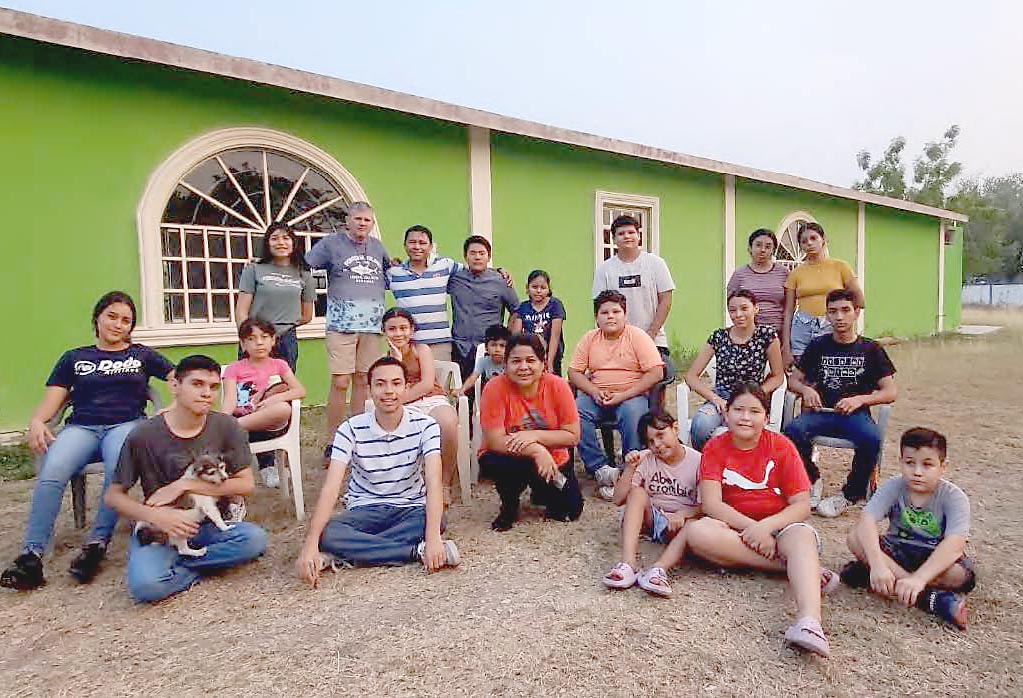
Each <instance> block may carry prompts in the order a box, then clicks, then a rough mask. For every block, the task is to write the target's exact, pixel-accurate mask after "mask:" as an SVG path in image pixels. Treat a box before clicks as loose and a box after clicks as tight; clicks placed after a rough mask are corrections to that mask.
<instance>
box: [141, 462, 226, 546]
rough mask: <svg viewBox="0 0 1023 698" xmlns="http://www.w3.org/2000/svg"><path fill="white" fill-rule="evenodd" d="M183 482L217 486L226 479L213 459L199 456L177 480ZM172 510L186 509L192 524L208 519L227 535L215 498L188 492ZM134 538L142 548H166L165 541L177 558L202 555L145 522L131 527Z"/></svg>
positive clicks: (222, 464)
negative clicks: (208, 483)
mask: <svg viewBox="0 0 1023 698" xmlns="http://www.w3.org/2000/svg"><path fill="white" fill-rule="evenodd" d="M185 478H188V479H190V480H205V481H206V482H210V483H212V484H214V485H219V484H220V483H221V482H223V481H224V480H226V479H227V478H228V475H227V465H226V464H224V463H223V462H221V461H220V459H218V458H216V457H214V456H210V455H203V456H199V457H198V458H197V459H196V460H195V462H194V463H192V464H191V465H189V466H188V468H186V469H185V472H184V474H183V475H182V476H181V479H185ZM173 506H175V507H177V508H179V509H187V511H188V512H189V513H190V514H191V515H192V520H193V521H195V522H196V523H202V522H203V521H204V520H205V519H207V518H209V520H210V521H212V522H213V524H214V525H215V526H216V527H217V528H219V529H220V530H221V531H227V530H229V529H230V528H231V526H229V525H228V524H226V523H224V518H223V517H222V516H221V513H220V509H219V508H218V507H217V499H216V497H210V496H209V495H205V494H195V493H194V492H189V493H188V494H186V495H184V496H182V497H180V498H179V499H178V500H177V501H176V502H174V504H173ZM135 535H137V536H138V538H139V542H140V543H142V545H150V544H152V543H160V544H167V543H168V539H169V543H170V544H171V545H173V546H174V547H175V548H177V549H178V553H179V554H181V555H188V556H189V557H202V556H203V555H205V554H206V548H190V547H189V546H188V540H187V539H186V538H178V537H177V536H168V535H167V534H166V533H164V532H163V531H160V530H158V529H156V528H154V527H153V525H152V524H150V523H148V522H146V521H139V522H138V523H137V524H135Z"/></svg>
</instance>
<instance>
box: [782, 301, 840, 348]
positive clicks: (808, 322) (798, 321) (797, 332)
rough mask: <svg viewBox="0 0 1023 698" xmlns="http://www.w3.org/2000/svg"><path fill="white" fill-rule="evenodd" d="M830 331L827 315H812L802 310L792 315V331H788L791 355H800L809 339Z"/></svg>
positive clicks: (807, 344)
mask: <svg viewBox="0 0 1023 698" xmlns="http://www.w3.org/2000/svg"><path fill="white" fill-rule="evenodd" d="M830 333H831V323H830V322H828V318H827V317H814V316H813V315H810V314H808V313H804V312H803V311H802V310H797V311H796V312H795V313H794V314H793V315H792V331H791V332H790V333H789V348H790V349H791V350H792V355H793V356H802V355H803V352H804V351H806V347H807V346H809V344H810V341H811V340H813V339H816V338H817V337H820V336H821V335H825V334H830Z"/></svg>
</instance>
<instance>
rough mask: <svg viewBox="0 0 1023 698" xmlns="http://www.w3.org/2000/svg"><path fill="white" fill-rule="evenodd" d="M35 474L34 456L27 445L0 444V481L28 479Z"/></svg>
mask: <svg viewBox="0 0 1023 698" xmlns="http://www.w3.org/2000/svg"><path fill="white" fill-rule="evenodd" d="M35 475H36V470H35V456H34V455H33V454H32V452H31V451H30V450H28V446H26V445H25V444H18V445H17V446H0V482H4V481H8V480H30V479H32V478H33V477H35Z"/></svg>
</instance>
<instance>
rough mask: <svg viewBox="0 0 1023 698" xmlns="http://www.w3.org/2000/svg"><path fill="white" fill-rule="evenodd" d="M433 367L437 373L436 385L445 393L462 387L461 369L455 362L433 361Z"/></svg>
mask: <svg viewBox="0 0 1023 698" xmlns="http://www.w3.org/2000/svg"><path fill="white" fill-rule="evenodd" d="M433 365H434V367H435V370H436V371H437V378H436V380H437V384H438V385H440V386H441V387H442V388H444V390H445V391H447V392H451V390H452V388H454V389H458V388H460V387H462V369H461V368H460V367H459V366H458V364H457V363H456V362H454V361H439V360H434V362H433Z"/></svg>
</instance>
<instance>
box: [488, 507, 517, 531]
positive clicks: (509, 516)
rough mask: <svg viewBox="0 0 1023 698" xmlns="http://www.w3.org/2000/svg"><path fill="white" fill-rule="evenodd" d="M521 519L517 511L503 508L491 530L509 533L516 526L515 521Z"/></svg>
mask: <svg viewBox="0 0 1023 698" xmlns="http://www.w3.org/2000/svg"><path fill="white" fill-rule="evenodd" d="M518 517H519V512H518V510H517V509H507V508H505V507H501V512H500V513H499V514H498V515H497V518H496V519H494V520H493V522H491V524H490V528H492V529H494V530H495V531H507V530H510V529H511V527H512V526H513V525H515V519H517V518H518Z"/></svg>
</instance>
